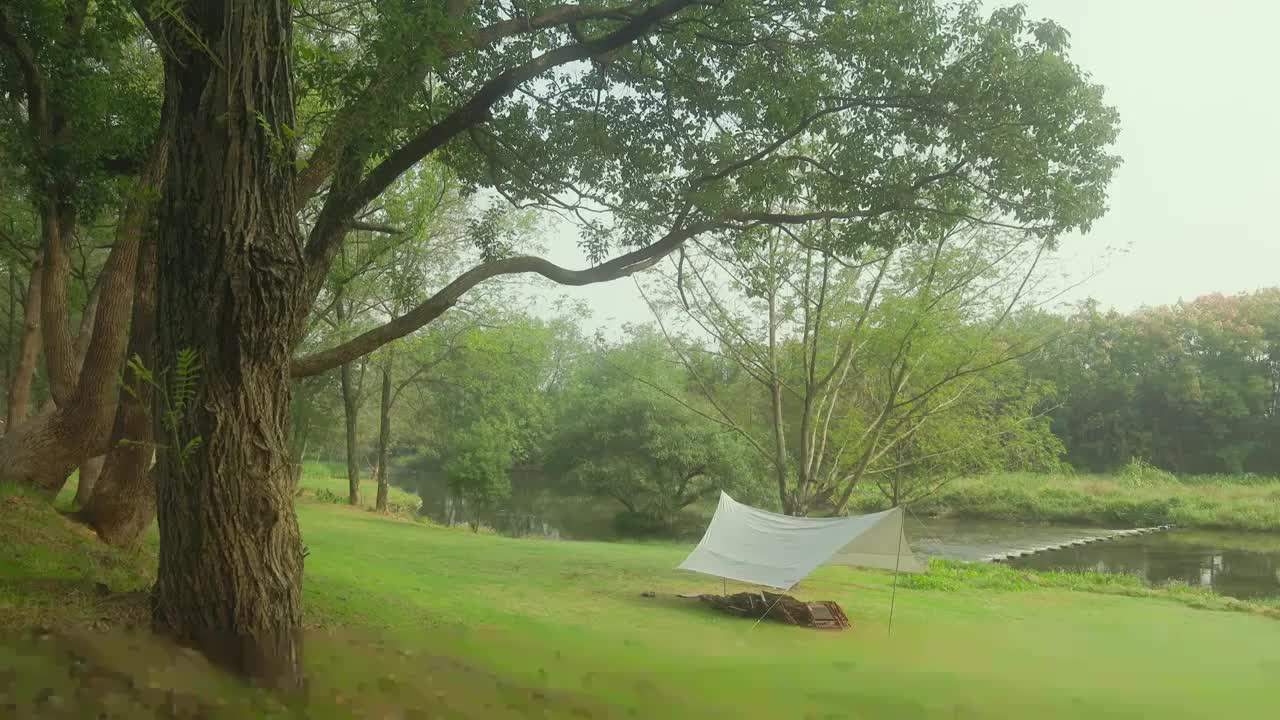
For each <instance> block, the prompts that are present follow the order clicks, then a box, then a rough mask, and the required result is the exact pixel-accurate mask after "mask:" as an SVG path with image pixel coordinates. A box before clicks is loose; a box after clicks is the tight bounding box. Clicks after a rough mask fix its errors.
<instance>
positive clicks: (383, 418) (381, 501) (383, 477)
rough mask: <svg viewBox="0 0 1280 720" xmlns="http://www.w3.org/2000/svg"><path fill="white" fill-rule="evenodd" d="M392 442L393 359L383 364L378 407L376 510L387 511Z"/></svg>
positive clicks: (388, 359)
mask: <svg viewBox="0 0 1280 720" xmlns="http://www.w3.org/2000/svg"><path fill="white" fill-rule="evenodd" d="M390 442H391V358H390V357H388V358H387V360H386V362H384V363H383V364H382V402H381V403H379V405H378V501H377V504H376V505H375V506H374V509H375V510H377V511H378V512H380V513H384V512H386V511H387V494H388V493H389V492H390V485H391V478H389V477H388V476H387V445H388V444H390Z"/></svg>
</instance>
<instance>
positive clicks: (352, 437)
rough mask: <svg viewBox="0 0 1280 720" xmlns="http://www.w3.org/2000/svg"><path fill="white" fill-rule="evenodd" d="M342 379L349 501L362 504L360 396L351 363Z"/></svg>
mask: <svg viewBox="0 0 1280 720" xmlns="http://www.w3.org/2000/svg"><path fill="white" fill-rule="evenodd" d="M339 375H340V378H341V381H342V418H343V421H344V422H345V424H346V429H347V501H348V502H350V503H351V504H352V505H359V504H360V458H359V457H357V456H356V452H357V451H356V445H357V444H358V441H359V439H360V438H359V424H360V398H359V390H358V389H357V388H356V384H355V381H354V379H353V378H352V373H351V363H347V364H345V365H343V366H342V369H341V370H340V371H339Z"/></svg>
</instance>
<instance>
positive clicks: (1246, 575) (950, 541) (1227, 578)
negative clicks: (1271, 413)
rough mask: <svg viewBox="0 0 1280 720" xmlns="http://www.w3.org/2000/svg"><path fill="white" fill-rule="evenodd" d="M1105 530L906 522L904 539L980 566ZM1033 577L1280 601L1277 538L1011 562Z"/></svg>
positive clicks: (1054, 553) (1131, 547) (1160, 537)
mask: <svg viewBox="0 0 1280 720" xmlns="http://www.w3.org/2000/svg"><path fill="white" fill-rule="evenodd" d="M1106 534H1108V529H1107V528H1096V527H1095V528H1088V527H1069V526H1054V525H1021V524H1016V523H999V522H987V521H981V520H946V519H937V520H933V519H928V520H924V521H921V520H917V519H914V518H913V519H910V520H908V525H907V537H909V538H910V539H911V546H912V548H913V549H914V550H915V551H916V553H917V554H919V555H925V556H930V557H944V558H952V559H958V560H980V559H982V558H983V557H986V556H988V555H991V554H993V553H1004V552H1010V551H1013V550H1023V549H1030V548H1034V547H1043V546H1045V545H1053V544H1058V543H1064V542H1068V541H1071V540H1078V539H1082V538H1087V537H1092V536H1098V535H1106ZM1009 564H1010V565H1012V566H1014V567H1026V568H1034V569H1037V570H1096V571H1099V572H1110V573H1130V574H1134V575H1138V576H1139V577H1142V578H1144V579H1146V580H1147V581H1149V582H1151V583H1157V584H1158V583H1166V582H1171V581H1180V582H1185V583H1188V584H1191V585H1199V586H1207V587H1211V588H1213V589H1214V590H1215V591H1216V592H1219V593H1221V594H1223V595H1229V596H1232V597H1237V598H1265V597H1270V598H1275V597H1280V535H1275V534H1263V533H1233V532H1218V531H1205V530H1172V531H1169V532H1160V533H1152V534H1150V535H1136V536H1129V537H1123V538H1116V539H1114V540H1107V541H1105V542H1096V543H1090V544H1088V545H1082V546H1078V547H1070V548H1063V549H1061V550H1050V551H1047V552H1042V553H1036V554H1034V555H1030V556H1026V557H1021V558H1017V559H1014V560H1010V561H1009Z"/></svg>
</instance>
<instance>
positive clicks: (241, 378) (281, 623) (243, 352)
mask: <svg viewBox="0 0 1280 720" xmlns="http://www.w3.org/2000/svg"><path fill="white" fill-rule="evenodd" d="M292 12H293V9H292V5H291V3H290V1H289V0H236V1H234V2H232V1H230V0H210V1H209V2H205V3H198V4H196V3H188V4H187V5H186V6H185V10H184V13H183V14H184V15H185V18H184V21H183V22H182V23H181V25H178V24H177V21H169V20H166V19H161V20H160V22H161V23H162V25H163V26H164V28H163V29H164V36H165V37H164V43H165V53H164V58H165V99H166V111H167V114H168V117H167V122H166V124H165V133H166V135H167V137H168V138H170V139H171V141H172V145H171V147H172V151H171V156H170V163H171V164H170V168H169V169H170V172H169V175H168V180H167V182H166V184H165V188H164V192H163V193H162V200H161V212H160V232H159V240H160V247H159V265H158V267H159V276H158V283H157V303H156V327H157V333H156V336H157V344H156V353H157V357H156V364H157V367H159V368H161V369H163V370H166V371H168V372H169V373H171V374H172V373H175V371H176V369H177V368H178V367H179V365H180V364H182V362H183V361H184V358H188V357H189V355H188V352H194V354H195V356H196V358H198V360H199V362H200V364H201V368H200V371H199V373H198V377H196V378H195V382H194V384H193V385H192V386H191V387H190V397H184V396H183V394H182V393H178V392H175V390H176V388H174V387H170V388H169V392H168V395H169V403H170V405H171V407H169V408H167V409H169V410H172V411H174V413H175V417H176V418H177V422H176V424H175V425H176V426H175V427H174V428H172V429H170V428H168V427H165V426H163V425H162V424H160V423H159V422H158V423H157V424H156V426H155V427H156V432H157V435H158V436H160V437H161V443H160V445H159V448H160V449H159V452H158V453H157V463H156V468H155V477H156V489H157V500H158V503H157V510H158V514H159V521H160V567H159V572H158V575H157V578H156V585H155V590H154V592H153V595H152V601H153V606H152V610H153V623H154V626H155V629H156V630H157V631H159V632H165V633H168V634H170V635H171V636H172V637H173V638H174V639H175V640H176V641H177V642H179V643H182V644H185V645H188V646H191V647H194V648H196V649H198V650H201V651H203V652H204V653H205V654H206V655H207V656H208V657H209V658H210V659H211V660H213V661H215V662H217V663H219V664H221V665H223V666H225V667H227V668H229V669H231V670H233V671H237V672H241V673H244V674H247V675H249V676H251V677H253V678H255V679H257V680H259V681H261V682H263V683H265V684H268V685H271V686H275V687H280V688H297V687H299V685H300V682H301V679H302V676H301V668H300V655H301V621H302V611H301V594H302V563H303V560H302V558H303V552H302V542H301V538H300V536H299V533H298V522H297V517H296V516H295V514H294V511H293V490H294V474H293V471H292V464H291V462H290V456H289V438H288V431H289V399H290V383H289V380H290V378H289V361H290V350H291V347H292V345H293V340H294V338H296V337H298V336H299V335H300V332H301V329H302V325H303V321H304V320H305V316H306V312H307V303H306V302H304V290H305V287H304V276H305V259H304V249H303V241H302V237H301V234H300V232H299V229H298V227H297V225H296V221H295V218H294V207H295V201H294V173H295V169H294V160H295V154H296V153H295V149H294V148H293V146H292V143H291V142H290V140H289V139H288V135H287V130H288V129H291V128H293V127H296V126H295V122H294V116H293V102H294V99H293V96H292V81H291V77H290V68H289V58H290V54H291V51H292V31H291V23H292ZM193 36H194V37H198V38H200V39H201V42H200V43H199V47H192V41H191V38H192V37H193ZM183 400H185V402H183Z"/></svg>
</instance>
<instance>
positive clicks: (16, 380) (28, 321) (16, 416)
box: [5, 255, 44, 433]
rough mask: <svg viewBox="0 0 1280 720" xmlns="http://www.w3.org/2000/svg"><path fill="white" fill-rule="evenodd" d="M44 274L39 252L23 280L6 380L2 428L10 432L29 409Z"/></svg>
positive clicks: (36, 358)
mask: <svg viewBox="0 0 1280 720" xmlns="http://www.w3.org/2000/svg"><path fill="white" fill-rule="evenodd" d="M42 277H44V263H43V261H42V260H41V257H40V256H39V255H37V256H36V259H35V262H34V263H32V265H31V278H30V280H28V281H27V301H26V303H25V306H24V308H23V316H22V340H21V341H20V342H19V344H18V366H17V369H15V370H14V373H13V380H12V381H11V382H10V383H9V405H8V408H7V413H6V414H7V417H6V418H5V432H6V433H11V432H13V431H14V430H17V429H18V426H20V425H22V424H23V423H24V422H26V420H27V414H28V413H29V412H30V411H31V407H30V406H31V381H32V379H33V378H34V377H35V374H36V361H37V360H38V359H39V356H40V340H41V335H40V297H41V291H40V280H41V278H42Z"/></svg>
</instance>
